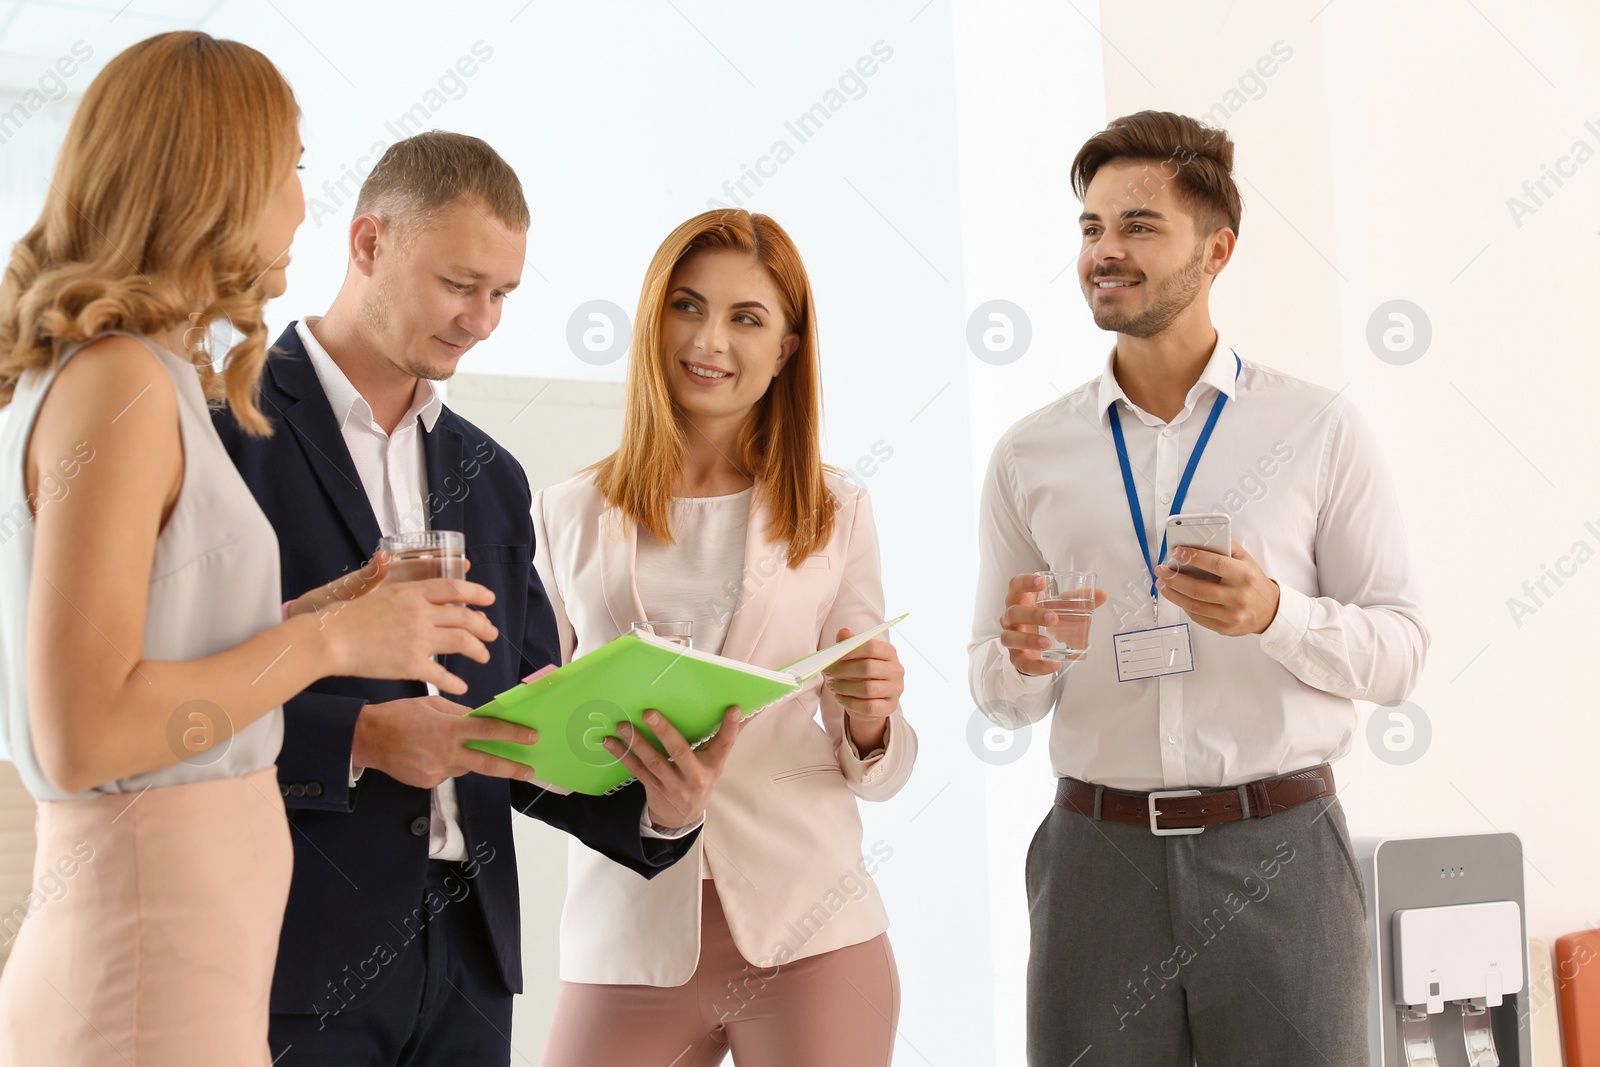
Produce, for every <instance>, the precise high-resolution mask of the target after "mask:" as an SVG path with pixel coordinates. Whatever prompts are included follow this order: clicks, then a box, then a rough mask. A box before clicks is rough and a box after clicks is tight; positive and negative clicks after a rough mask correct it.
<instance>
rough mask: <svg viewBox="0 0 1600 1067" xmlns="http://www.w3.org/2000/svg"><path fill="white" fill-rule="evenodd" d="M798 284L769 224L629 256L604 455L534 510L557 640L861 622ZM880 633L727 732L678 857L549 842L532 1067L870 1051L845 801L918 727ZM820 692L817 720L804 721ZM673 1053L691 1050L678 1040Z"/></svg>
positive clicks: (827, 636)
mask: <svg viewBox="0 0 1600 1067" xmlns="http://www.w3.org/2000/svg"><path fill="white" fill-rule="evenodd" d="M820 422H821V387H820V379H819V369H818V365H817V338H816V320H815V310H814V307H813V303H812V297H811V285H810V282H809V281H808V280H807V277H806V273H805V268H804V266H803V265H802V264H801V261H800V255H799V253H798V252H797V251H796V250H795V247H794V244H793V242H792V241H790V239H789V236H788V234H786V233H785V232H784V231H783V230H782V228H780V227H779V226H778V224H777V223H776V222H774V221H773V220H772V219H770V218H767V217H765V216H762V215H752V214H750V213H748V212H745V211H729V210H724V211H711V212H707V213H705V214H703V215H700V216H698V217H696V218H693V219H690V220H689V221H688V222H686V223H684V224H683V225H681V226H679V227H678V228H677V229H676V230H674V231H673V233H672V234H671V235H670V236H669V237H668V238H667V239H666V241H665V242H664V243H663V244H662V245H661V247H660V249H659V250H658V251H657V252H656V255H655V258H654V260H653V261H652V262H651V264H650V269H649V273H648V274H647V276H646V279H645V285H644V291H643V294H642V295H641V296H640V298H639V311H638V316H637V319H636V325H635V328H634V335H633V346H632V355H631V363H630V365H629V374H628V389H627V403H626V424H625V426H624V429H623V438H622V443H621V445H620V447H619V448H618V449H617V451H616V452H615V453H613V454H612V455H611V456H610V457H609V458H607V459H605V460H603V461H602V462H600V463H599V464H597V465H595V466H594V467H592V468H590V469H589V470H587V471H585V472H583V473H582V474H580V475H579V476H577V477H576V478H574V479H572V480H570V481H568V482H565V483H563V484H561V485H558V486H554V487H552V488H550V489H547V490H545V491H543V492H542V493H540V494H539V495H538V496H537V497H536V498H535V499H534V503H533V511H534V525H535V539H536V540H535V543H536V545H537V546H538V547H537V557H536V560H535V562H536V565H537V566H538V568H539V573H540V577H541V578H543V579H544V584H545V589H546V590H547V591H548V592H549V594H550V599H551V601H552V604H553V606H554V608H555V613H556V622H557V625H558V628H559V630H560V632H561V640H562V654H563V656H564V657H567V658H570V657H572V656H574V655H582V654H583V653H585V652H588V651H590V650H591V649H594V648H596V647H598V646H599V645H602V644H604V643H605V642H607V641H609V640H611V639H612V638H614V637H616V636H617V635H618V634H621V633H627V632H628V630H629V629H630V627H631V625H632V623H634V622H636V621H666V622H688V623H691V624H692V641H693V644H694V647H696V648H700V649H704V650H706V651H710V652H715V653H718V654H720V655H723V656H728V657H732V658H734V659H739V660H744V661H747V662H750V663H754V664H757V665H760V666H764V667H778V666H781V665H783V664H785V663H789V662H791V661H793V660H796V659H799V658H800V657H802V656H805V655H808V654H810V653H812V652H815V651H816V650H817V649H818V648H819V647H822V646H825V645H828V644H832V643H833V642H834V641H835V640H840V639H842V638H843V637H845V636H848V635H849V634H850V633H853V632H860V631H862V630H865V629H868V628H870V627H871V626H873V625H875V624H876V623H879V622H881V621H882V620H883V593H882V583H881V579H880V574H879V562H878V539H877V531H876V528H875V526H874V524H873V519H872V509H871V506H870V503H869V501H868V499H867V494H866V493H865V492H864V491H863V490H861V489H860V488H858V487H856V486H854V485H853V484H852V483H850V482H849V481H847V480H845V479H844V478H842V477H839V476H838V475H837V474H836V473H834V472H833V471H831V470H829V469H828V468H826V467H825V466H824V465H823V463H822V460H821V457H820V446H819V441H818V437H819V433H818V431H819V426H820ZM902 678H903V671H902V669H901V666H900V662H899V660H898V658H897V656H896V654H895V650H894V646H893V645H891V644H889V643H888V642H887V641H885V640H881V639H878V640H873V641H871V642H869V643H867V644H866V645H863V646H862V647H861V648H860V649H858V650H857V651H856V652H855V653H853V654H852V655H851V656H850V657H849V658H848V659H845V660H842V661H841V662H839V663H838V664H836V665H835V667H834V668H833V669H832V670H830V671H829V672H828V673H827V675H826V684H822V683H820V682H819V683H813V684H812V685H809V686H807V687H806V688H804V689H802V690H801V691H800V692H799V693H797V694H795V695H794V696H793V697H790V698H788V699H786V700H785V701H783V702H782V703H780V704H777V705H774V706H772V707H769V708H767V709H766V710H764V711H762V712H761V713H760V714H759V715H757V716H755V717H754V718H753V719H751V720H750V722H749V723H747V724H746V726H745V728H744V732H743V733H742V734H741V736H740V738H739V743H738V744H737V745H735V746H734V748H733V750H732V753H731V754H730V756H729V758H728V763H727V767H726V769H725V770H724V772H723V776H722V779H721V780H720V781H719V782H718V783H717V787H716V790H715V792H714V793H713V794H712V798H711V803H710V806H709V807H708V809H707V812H706V820H705V828H704V830H703V831H702V832H701V835H700V838H699V841H698V842H697V844H696V847H695V851H694V854H693V856H692V858H686V859H684V860H683V861H682V862H680V863H679V864H678V865H677V866H675V867H673V868H672V869H670V870H668V871H665V872H664V873H662V874H661V875H659V876H657V877H656V878H654V879H652V880H650V881H648V882H646V881H645V880H643V879H641V878H639V877H637V876H635V875H633V874H631V873H630V872H628V871H627V870H625V869H623V868H622V867H619V866H617V865H616V864H614V863H612V862H610V861H609V860H607V859H605V858H604V857H602V856H599V855H597V854H595V853H593V852H590V851H589V850H587V849H585V848H583V847H582V846H581V845H576V844H574V845H572V846H570V853H569V863H568V884H567V903H566V908H565V911H564V912H563V915H562V924H561V973H562V978H563V985H562V988H561V995H560V999H559V1001H558V1003H557V1006H556V1013H555V1019H554V1022H553V1024H552V1028H551V1033H550V1038H549V1044H548V1046H547V1048H546V1050H545V1058H544V1063H545V1064H546V1065H547V1067H577V1065H579V1064H583V1065H596V1064H624V1063H627V1064H636V1063H661V1064H667V1063H672V1064H674V1065H675V1067H704V1065H709V1064H715V1063H718V1062H720V1061H721V1059H722V1057H723V1055H724V1054H725V1053H726V1052H727V1051H728V1050H729V1048H730V1047H731V1049H732V1052H733V1058H734V1061H735V1062H736V1063H737V1064H739V1065H740V1067H767V1065H776V1064H820V1063H826V1064H829V1065H833V1067H848V1065H856V1064H860V1065H863V1067H866V1065H881V1064H887V1063H888V1062H889V1058H890V1054H891V1051H892V1049H893V1045H894V1027H895V1021H896V1019H897V1017H898V1014H899V1007H900V997H899V982H898V978H897V975H896V972H895V965H894V957H893V955H892V953H891V952H890V949H889V941H888V937H887V935H886V934H885V932H884V931H885V929H886V927H887V926H888V917H887V915H886V914H885V912H884V907H883V902H882V900H881V898H880V897H879V895H878V891H877V888H876V886H875V885H874V884H873V882H872V878H871V873H872V871H873V869H874V868H876V866H877V865H878V864H879V863H880V862H882V860H884V859H887V858H888V856H889V855H891V854H892V852H891V851H890V850H889V849H888V848H887V846H884V845H882V844H881V843H880V844H879V845H876V846H874V847H873V849H872V851H871V852H870V853H869V854H867V855H863V853H862V831H861V819H860V815H859V813H858V811H857V801H858V799H864V800H886V799H888V798H889V797H892V796H894V794H895V793H896V792H898V791H899V790H900V788H901V786H903V785H904V784H905V782H906V779H907V778H908V777H909V776H910V774H911V767H912V763H913V761H914V760H915V758H916V751H917V739H916V734H915V733H914V732H913V731H912V729H911V727H910V725H909V724H908V723H907V722H906V721H905V719H904V717H903V715H902V713H901V711H900V707H899V705H900V694H901V690H902ZM819 703H820V705H821V712H822V714H821V724H820V725H819V724H818V722H817V719H816V718H815V716H816V713H817V711H818V705H819ZM691 1050H692V1051H691Z"/></svg>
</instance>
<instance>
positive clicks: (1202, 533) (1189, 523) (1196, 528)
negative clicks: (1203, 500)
mask: <svg viewBox="0 0 1600 1067" xmlns="http://www.w3.org/2000/svg"><path fill="white" fill-rule="evenodd" d="M1180 547H1186V548H1203V549H1205V550H1207V551H1209V552H1220V553H1222V554H1223V555H1224V556H1231V555H1233V520H1231V519H1230V518H1228V516H1227V515H1226V514H1224V513H1222V512H1186V513H1183V514H1180V515H1170V516H1168V517H1167V565H1168V566H1169V567H1176V568H1177V571H1178V573H1179V574H1186V575H1188V576H1189V577H1191V578H1199V579H1201V580H1202V581H1207V582H1220V581H1222V578H1221V577H1219V576H1218V575H1215V574H1213V573H1211V572H1210V571H1208V570H1204V569H1202V568H1200V567H1195V566H1190V565H1187V564H1183V565H1180V564H1178V563H1176V561H1174V560H1173V559H1172V550H1173V549H1175V548H1180Z"/></svg>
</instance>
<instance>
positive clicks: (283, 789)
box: [278, 782, 289, 797]
mask: <svg viewBox="0 0 1600 1067" xmlns="http://www.w3.org/2000/svg"><path fill="white" fill-rule="evenodd" d="M278 792H280V793H282V794H283V795H284V796H286V797H287V796H288V795H289V787H288V786H286V785H284V784H283V783H281V782H280V783H279V784H278Z"/></svg>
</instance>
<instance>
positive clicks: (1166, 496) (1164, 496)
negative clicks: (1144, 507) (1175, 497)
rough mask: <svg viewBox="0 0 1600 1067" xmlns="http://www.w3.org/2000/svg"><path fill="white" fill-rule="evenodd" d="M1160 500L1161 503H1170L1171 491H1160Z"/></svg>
mask: <svg viewBox="0 0 1600 1067" xmlns="http://www.w3.org/2000/svg"><path fill="white" fill-rule="evenodd" d="M1161 502H1162V503H1163V504H1170V503H1172V494H1171V493H1162V494H1161Z"/></svg>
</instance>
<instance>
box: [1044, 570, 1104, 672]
mask: <svg viewBox="0 0 1600 1067" xmlns="http://www.w3.org/2000/svg"><path fill="white" fill-rule="evenodd" d="M1036 573H1037V574H1038V575H1039V576H1040V577H1041V578H1043V579H1044V580H1045V586H1044V588H1043V589H1042V590H1040V592H1039V594H1038V595H1037V596H1036V597H1035V598H1034V606H1035V607H1040V608H1044V609H1045V610H1047V611H1053V612H1055V613H1056V621H1055V623H1054V624H1053V625H1050V626H1041V627H1039V632H1040V633H1041V634H1043V635H1044V636H1045V637H1048V638H1049V639H1050V647H1049V648H1046V649H1043V650H1041V651H1040V653H1039V654H1040V655H1041V656H1042V657H1044V658H1045V659H1055V660H1073V659H1082V658H1083V657H1084V654H1085V653H1087V652H1088V651H1089V618H1090V616H1091V615H1093V614H1094V590H1095V585H1094V572H1093V571H1037V572H1036Z"/></svg>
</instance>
